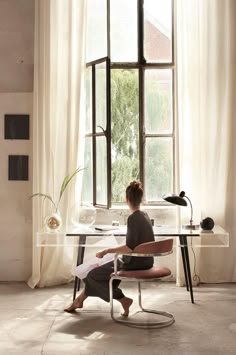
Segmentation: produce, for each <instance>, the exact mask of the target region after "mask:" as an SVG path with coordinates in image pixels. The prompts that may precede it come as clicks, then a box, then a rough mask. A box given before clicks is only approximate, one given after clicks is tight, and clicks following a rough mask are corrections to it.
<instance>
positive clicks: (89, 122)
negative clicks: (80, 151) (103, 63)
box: [85, 67, 92, 133]
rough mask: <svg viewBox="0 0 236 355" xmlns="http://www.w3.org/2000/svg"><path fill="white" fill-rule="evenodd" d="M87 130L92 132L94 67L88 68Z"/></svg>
mask: <svg viewBox="0 0 236 355" xmlns="http://www.w3.org/2000/svg"><path fill="white" fill-rule="evenodd" d="M85 132H86V133H91V132H92V68H91V67H90V68H88V69H87V70H86V122H85Z"/></svg>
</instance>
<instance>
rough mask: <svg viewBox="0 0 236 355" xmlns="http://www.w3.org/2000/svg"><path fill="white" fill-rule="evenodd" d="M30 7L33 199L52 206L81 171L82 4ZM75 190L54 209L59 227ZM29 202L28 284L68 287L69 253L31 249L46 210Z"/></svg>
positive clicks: (52, 0) (43, 2) (39, 0)
mask: <svg viewBox="0 0 236 355" xmlns="http://www.w3.org/2000/svg"><path fill="white" fill-rule="evenodd" d="M35 3H36V4H35V74H34V123H33V193H36V192H41V193H45V194H50V195H52V196H54V198H55V199H56V200H57V199H58V197H59V191H60V186H61V183H62V181H63V179H64V177H65V176H66V175H68V174H70V173H72V172H73V171H74V170H75V169H76V168H77V167H78V166H83V162H82V158H81V157H82V155H83V152H82V147H83V144H82V143H81V142H82V138H81V137H82V132H83V117H84V112H83V106H82V105H81V101H82V99H83V95H84V80H83V79H84V68H85V23H84V21H85V18H86V17H85V15H84V14H85V1H84V0H80V1H76V0H68V1H64V0H36V1H35ZM78 147H79V148H80V147H81V150H78ZM75 189H76V186H75V184H74V185H73V184H71V186H69V188H68V189H67V191H66V193H65V195H64V196H63V198H62V201H61V204H60V206H59V210H60V213H61V215H62V217H63V224H67V222H68V216H69V211H70V208H71V207H72V206H73V204H74V202H75V201H74V200H75V193H74V192H75ZM76 191H77V189H76ZM32 201H33V263H32V276H31V278H30V279H29V281H28V284H29V286H31V287H35V286H39V287H44V286H49V285H56V284H61V283H65V282H69V281H70V280H71V279H72V275H71V266H72V257H73V250H68V249H67V248H60V247H55V248H37V247H36V240H35V237H36V232H37V231H39V230H40V229H41V228H42V227H43V220H44V218H45V216H46V215H47V214H48V213H49V206H48V205H47V203H45V202H46V201H45V202H43V199H41V198H38V197H35V198H33V200H32Z"/></svg>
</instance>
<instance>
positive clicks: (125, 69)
mask: <svg viewBox="0 0 236 355" xmlns="http://www.w3.org/2000/svg"><path fill="white" fill-rule="evenodd" d="M87 3H88V13H87V17H88V18H87V24H88V28H87V117H86V139H85V140H86V143H85V166H86V170H85V175H84V188H83V199H84V200H87V201H91V202H93V203H94V204H96V205H102V206H108V207H110V206H111V205H112V204H115V203H123V202H124V201H125V195H124V191H125V187H126V186H127V185H128V183H129V182H130V181H131V180H132V179H140V180H141V181H142V182H143V186H144V199H145V201H144V203H146V204H158V203H160V201H161V200H162V195H163V194H164V193H166V192H169V191H172V190H173V188H174V173H175V172H174V160H175V132H174V71H175V63H174V45H173V43H174V40H173V38H174V30H173V29H174V26H173V17H174V16H173V0H129V1H127V0H88V1H87Z"/></svg>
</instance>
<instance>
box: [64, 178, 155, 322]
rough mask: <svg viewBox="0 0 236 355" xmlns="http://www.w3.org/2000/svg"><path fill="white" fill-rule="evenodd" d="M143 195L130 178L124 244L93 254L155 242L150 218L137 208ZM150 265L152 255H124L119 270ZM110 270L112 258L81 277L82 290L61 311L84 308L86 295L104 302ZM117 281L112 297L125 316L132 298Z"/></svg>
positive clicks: (143, 267)
mask: <svg viewBox="0 0 236 355" xmlns="http://www.w3.org/2000/svg"><path fill="white" fill-rule="evenodd" d="M142 198H143V189H142V185H141V183H140V182H139V181H132V182H131V183H130V184H129V186H128V187H127V188H126V203H127V205H128V206H129V208H130V210H131V215H130V216H129V217H128V220H127V234H126V244H125V245H121V246H118V247H114V248H108V249H104V250H102V251H100V252H98V253H97V254H96V256H97V257H98V258H103V257H104V255H106V254H108V253H130V252H132V251H133V249H134V248H135V247H136V246H138V245H139V244H142V243H147V242H152V241H154V234H153V229H152V224H151V221H150V219H149V217H148V215H147V213H145V212H143V211H141V210H140V205H141V202H142ZM152 266H153V257H146V258H145V257H142V258H139V257H132V256H123V259H122V260H121V261H119V264H118V270H121V269H122V270H139V269H142V270H143V269H149V268H151V267H152ZM113 272H114V263H113V261H111V262H108V263H107V264H104V265H102V266H99V267H97V268H95V269H93V270H91V271H90V272H89V273H88V275H87V277H86V278H85V279H84V280H83V281H84V283H85V288H84V290H83V291H82V292H81V293H80V295H79V296H78V297H77V298H76V299H75V300H74V302H73V303H72V304H71V306H69V307H67V308H65V309H64V310H65V311H66V312H72V311H74V310H75V309H77V308H83V303H84V301H85V299H86V298H87V297H88V296H93V297H100V298H101V299H103V300H104V301H106V302H109V301H110V299H109V280H110V275H111V274H112V273H113ZM119 284H120V280H114V281H113V290H114V291H113V297H114V299H116V300H117V301H119V302H120V303H121V305H122V307H123V309H124V312H123V313H122V315H123V316H126V317H127V316H128V315H129V308H130V306H131V304H132V303H133V300H132V299H131V298H128V297H126V296H125V295H124V294H123V292H122V290H121V289H120V288H118V286H119Z"/></svg>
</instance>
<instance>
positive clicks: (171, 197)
mask: <svg viewBox="0 0 236 355" xmlns="http://www.w3.org/2000/svg"><path fill="white" fill-rule="evenodd" d="M163 199H164V200H165V201H167V202H170V203H173V204H174V205H178V206H187V205H188V204H187V201H186V200H185V199H187V200H188V202H189V205H190V208H191V217H190V221H189V224H184V225H183V228H185V229H199V224H193V206H192V202H191V201H190V198H189V197H188V196H186V195H185V192H184V191H181V192H180V194H179V195H175V194H167V195H164V196H163Z"/></svg>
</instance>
